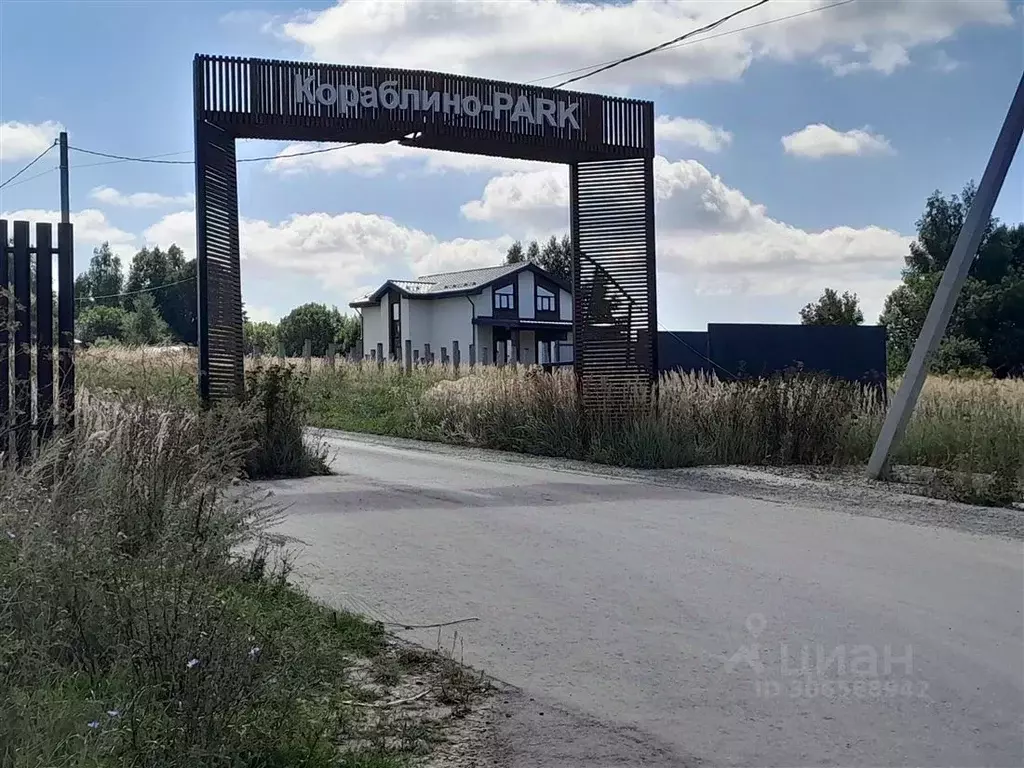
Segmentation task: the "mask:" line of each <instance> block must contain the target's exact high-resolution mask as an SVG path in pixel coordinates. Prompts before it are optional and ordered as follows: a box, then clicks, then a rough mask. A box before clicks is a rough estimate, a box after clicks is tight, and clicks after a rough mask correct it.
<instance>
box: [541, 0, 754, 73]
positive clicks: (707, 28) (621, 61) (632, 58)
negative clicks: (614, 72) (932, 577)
mask: <svg viewBox="0 0 1024 768" xmlns="http://www.w3.org/2000/svg"><path fill="white" fill-rule="evenodd" d="M768 2H769V0H757V2H756V3H751V4H750V5H748V6H746V7H744V8H740V9H739V10H737V11H733V12H732V13H730V14H728V15H726V16H722V17H721V18H720V19H718V20H717V21H713V22H711V23H710V24H705V25H704V26H703V27H699V28H698V29H694V30H691V31H689V32H687V33H685V34H682V35H680V36H679V37H674V38H672V39H671V40H667V41H665V42H664V43H659V44H658V45H655V46H654V47H652V48H647V49H645V50H643V51H639V52H638V53H632V54H630V55H629V56H623V57H622V58H621V59H616V60H614V61H612V62H609V63H607V64H604V65H599V66H598V67H597V68H596V69H594V70H592V71H590V72H587V73H585V74H582V75H577V76H576V77H570V78H569V79H568V80H563V81H562V82H560V83H558V84H556V85H553V86H551V87H552V88H563V87H565V86H566V85H569V84H570V83H577V82H579V81H580V80H585V79H586V78H588V77H593V76H594V75H597V74H600V73H601V72H607V71H608V70H609V69H614V68H615V67H618V66H621V65H623V64H627V63H629V62H631V61H636V60H637V59H639V58H642V57H644V56H649V55H650V54H652V53H657V52H658V51H661V50H664V49H665V48H667V47H668V46H670V45H673V44H675V43H681V42H683V41H684V40H687V39H689V38H691V37H693V36H694V35H699V34H702V33H704V32H710V31H711V30H712V29H716V28H717V27H720V26H721V25H722V24H725V23H726V22H727V21H731V20H732V19H735V18H736V17H737V16H740V15H742V14H744V13H748V12H750V11H752V10H754V9H755V8H760V7H761V6H762V5H766V4H767V3H768Z"/></svg>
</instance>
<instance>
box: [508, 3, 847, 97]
mask: <svg viewBox="0 0 1024 768" xmlns="http://www.w3.org/2000/svg"><path fill="white" fill-rule="evenodd" d="M852 2H854V0H839V2H835V3H831V4H829V5H822V6H818V7H817V8H810V9H808V10H806V11H800V12H799V13H791V14H789V15H787V16H779V17H777V18H774V19H768V20H766V21H759V22H758V23H756V24H748V25H746V26H745V27H736V28H735V29H729V30H726V31H725V32H719V33H718V34H717V35H708V36H707V37H700V38H697V39H689V38H688V39H685V40H680V41H679V42H676V43H672V44H671V45H664V47H660V46H659V47H658V49H657V51H655V52H656V53H661V52H663V51H672V50H675V49H676V48H683V47H685V46H687V45H696V44H697V43H706V42H707V41H709V40H717V39H718V38H720V37H728V36H729V35H736V34H739V33H740V32H747V31H749V30H751V29H759V28H760V27H767V26H769V25H770V24H778V23H779V22H782V21H789V20H790V19H796V18H799V17H801V16H809V15H810V14H812V13H820V12H822V11H828V10H831V9H832V8H839V7H840V6H843V5H849V4H850V3H852ZM690 34H691V35H693V34H697V32H693V33H690ZM616 61H619V59H609V60H607V61H602V62H599V63H597V64H589V65H587V66H585V67H577V68H576V69H567V70H565V71H563V72H556V73H554V74H553V75H545V76H544V77H538V78H536V79H535V80H528V81H527V85H536V84H537V83H542V82H544V81H545V80H554V79H555V78H556V77H564V76H565V75H575V74H576V73H577V72H587V71H589V70H596V69H597V68H599V67H603V66H605V65H608V64H613V63H615V62H616ZM595 74H596V72H595ZM555 87H558V86H555Z"/></svg>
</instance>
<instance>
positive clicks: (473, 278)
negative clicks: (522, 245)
mask: <svg viewBox="0 0 1024 768" xmlns="http://www.w3.org/2000/svg"><path fill="white" fill-rule="evenodd" d="M524 269H529V270H530V271H531V272H535V273H538V274H540V275H542V276H543V277H545V278H547V279H548V280H550V281H551V282H553V283H554V284H555V285H558V286H560V287H561V288H563V289H565V290H566V291H568V292H569V293H572V287H571V286H570V285H569V284H568V283H566V282H565V281H563V280H560V279H559V278H557V277H555V276H554V275H552V274H550V273H548V272H545V271H544V270H543V269H541V268H540V267H539V266H537V265H536V264H534V263H533V262H529V261H527V262H522V263H519V264H501V265H499V266H495V267H482V268H480V269H464V270H462V271H460V272H440V273H438V274H436V275H422V276H421V277H417V278H416V279H415V280H388V281H387V282H385V283H384V284H383V285H382V286H380V288H378V289H377V290H375V291H373V293H369V294H367V295H365V296H362V297H360V298H358V299H356V300H355V301H353V302H350V303H349V306H350V307H370V306H373V305H375V304H377V303H379V302H380V298H381V296H383V295H384V293H385V292H386V291H387V290H389V289H391V288H396V289H397V290H398V292H399V293H400V294H402V295H405V296H409V297H413V298H418V299H420V298H422V299H433V298H446V297H449V296H462V295H464V294H469V293H476V292H477V291H481V290H483V289H484V288H486V287H487V286H488V285H490V284H491V283H493V282H495V281H496V280H500V279H502V278H504V277H508V276H509V275H513V274H516V273H517V272H521V271H522V270H524Z"/></svg>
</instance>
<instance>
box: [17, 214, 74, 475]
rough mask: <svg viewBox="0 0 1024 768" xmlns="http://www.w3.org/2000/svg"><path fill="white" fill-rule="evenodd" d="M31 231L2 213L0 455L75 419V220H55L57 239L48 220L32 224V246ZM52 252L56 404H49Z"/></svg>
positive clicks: (24, 454) (22, 454) (33, 443)
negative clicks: (55, 324) (55, 304)
mask: <svg viewBox="0 0 1024 768" xmlns="http://www.w3.org/2000/svg"><path fill="white" fill-rule="evenodd" d="M31 230H32V227H31V225H30V224H29V222H27V221H14V222H8V221H6V220H0V461H3V460H5V459H6V458H7V457H8V456H12V455H13V456H14V457H15V458H16V460H17V461H18V462H19V463H20V462H23V461H25V460H26V459H27V458H28V457H29V456H30V455H31V454H32V452H33V450H34V449H35V448H36V447H38V446H39V445H40V444H41V443H42V442H43V441H44V440H45V439H46V438H48V437H49V436H50V435H51V434H52V433H53V431H54V428H55V425H56V426H58V427H60V428H62V429H63V428H68V427H70V426H71V425H73V423H74V422H73V414H74V407H75V356H74V341H75V339H74V321H75V273H74V246H73V242H74V238H73V230H72V225H71V224H58V225H57V238H56V241H55V240H54V237H53V225H52V224H46V223H43V224H36V226H35V230H36V232H35V245H32V242H31V239H30V235H31ZM54 256H56V257H57V307H56V309H57V348H58V349H59V350H60V354H59V357H58V364H57V382H58V384H57V392H58V398H57V405H58V406H59V407H58V408H55V407H54V364H53V359H54V354H53V351H54V337H53V320H54V316H53V311H54V306H53V257H54ZM33 275H34V279H33ZM33 361H34V362H35V366H34V367H35V371H34V375H33V370H32V369H33ZM12 372H13V376H12ZM55 417H56V418H55ZM33 435H34V436H35V438H34V439H33Z"/></svg>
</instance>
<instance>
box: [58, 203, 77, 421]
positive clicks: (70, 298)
mask: <svg viewBox="0 0 1024 768" xmlns="http://www.w3.org/2000/svg"><path fill="white" fill-rule="evenodd" d="M74 239H75V238H74V224H64V223H61V224H58V225H57V343H58V345H59V348H60V356H59V358H58V361H57V362H58V374H57V379H58V381H57V385H58V389H59V400H60V428H61V431H65V430H71V429H74V426H75V245H74Z"/></svg>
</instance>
